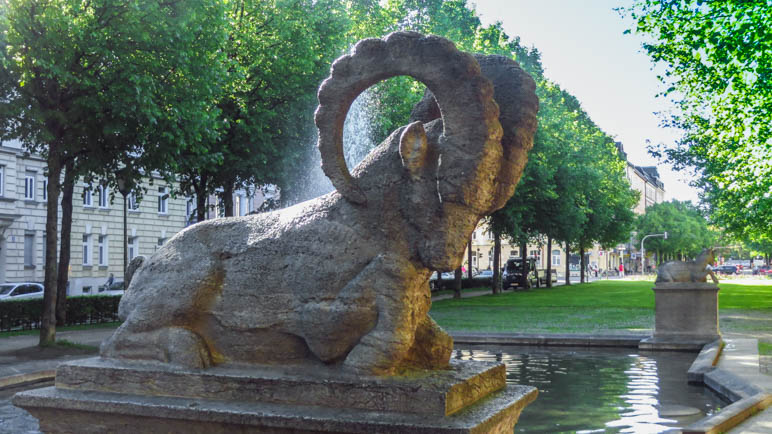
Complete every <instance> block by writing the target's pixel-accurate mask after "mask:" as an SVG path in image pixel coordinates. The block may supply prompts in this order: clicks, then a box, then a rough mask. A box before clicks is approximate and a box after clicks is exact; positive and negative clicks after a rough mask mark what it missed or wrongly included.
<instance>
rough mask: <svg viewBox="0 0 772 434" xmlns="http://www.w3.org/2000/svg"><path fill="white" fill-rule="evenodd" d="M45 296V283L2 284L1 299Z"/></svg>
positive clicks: (0, 288) (0, 287)
mask: <svg viewBox="0 0 772 434" xmlns="http://www.w3.org/2000/svg"><path fill="white" fill-rule="evenodd" d="M28 298H43V285H41V284H39V283H34V282H22V283H3V284H2V285H0V301H6V300H24V299H28Z"/></svg>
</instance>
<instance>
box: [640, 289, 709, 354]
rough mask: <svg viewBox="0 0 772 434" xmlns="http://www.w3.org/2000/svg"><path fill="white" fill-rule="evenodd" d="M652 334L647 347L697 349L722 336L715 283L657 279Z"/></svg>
mask: <svg viewBox="0 0 772 434" xmlns="http://www.w3.org/2000/svg"><path fill="white" fill-rule="evenodd" d="M653 290H654V336H653V338H652V339H648V340H644V341H641V345H640V348H646V349H699V348H701V346H702V345H704V344H706V343H709V342H713V341H715V340H717V339H719V338H720V337H721V334H720V333H719V330H718V286H716V285H714V284H712V283H702V282H659V283H657V284H656V286H654V288H653Z"/></svg>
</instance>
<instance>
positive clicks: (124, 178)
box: [116, 167, 131, 285]
mask: <svg viewBox="0 0 772 434" xmlns="http://www.w3.org/2000/svg"><path fill="white" fill-rule="evenodd" d="M116 182H117V183H118V191H119V192H120V193H121V195H123V279H124V285H125V284H126V268H127V267H128V264H129V253H128V250H129V239H128V233H127V223H128V222H127V214H128V204H127V199H128V196H129V193H130V192H131V180H130V178H129V174H128V168H127V167H124V168H123V169H121V170H120V172H119V173H118V176H117V178H116Z"/></svg>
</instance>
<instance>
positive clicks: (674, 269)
mask: <svg viewBox="0 0 772 434" xmlns="http://www.w3.org/2000/svg"><path fill="white" fill-rule="evenodd" d="M715 260H716V257H715V255H714V250H713V249H705V250H703V251H702V252H701V253H700V254H699V255H697V257H696V258H695V259H694V261H669V262H665V263H664V264H662V265H660V266H659V268H658V269H657V280H656V281H655V283H660V282H663V283H664V282H707V281H708V275H710V278H711V279H713V283H718V278H717V277H716V275H715V273H713V270H711V269H708V268H707V266H708V264H712V263H713V262H714V261H715Z"/></svg>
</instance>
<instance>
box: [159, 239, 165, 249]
mask: <svg viewBox="0 0 772 434" xmlns="http://www.w3.org/2000/svg"><path fill="white" fill-rule="evenodd" d="M165 242H166V238H161V237H159V238H158V247H161V246H163V245H164V243H165Z"/></svg>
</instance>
